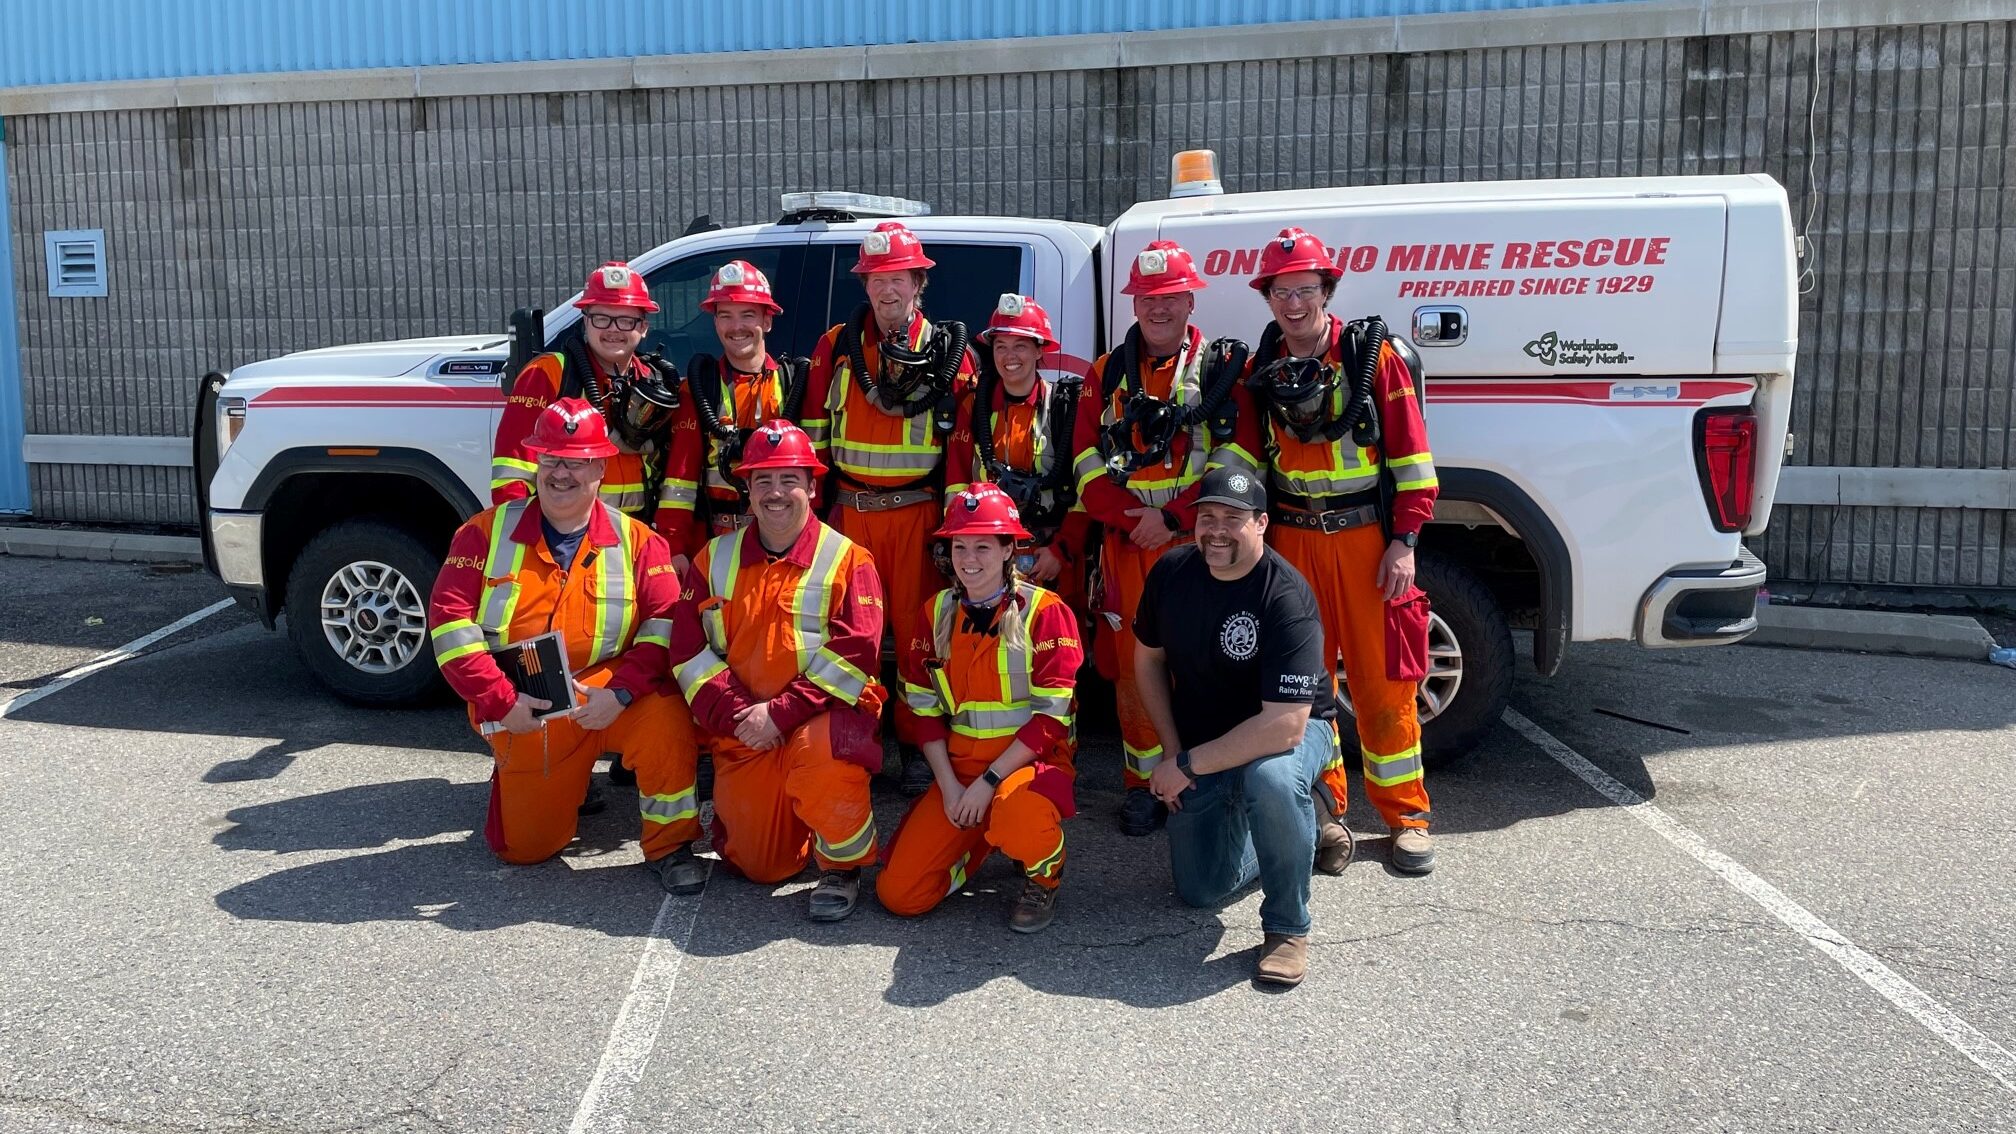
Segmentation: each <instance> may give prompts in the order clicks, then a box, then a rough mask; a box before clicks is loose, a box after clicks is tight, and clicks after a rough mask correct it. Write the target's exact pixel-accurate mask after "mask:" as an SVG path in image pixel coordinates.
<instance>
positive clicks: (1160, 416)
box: [1099, 325, 1247, 480]
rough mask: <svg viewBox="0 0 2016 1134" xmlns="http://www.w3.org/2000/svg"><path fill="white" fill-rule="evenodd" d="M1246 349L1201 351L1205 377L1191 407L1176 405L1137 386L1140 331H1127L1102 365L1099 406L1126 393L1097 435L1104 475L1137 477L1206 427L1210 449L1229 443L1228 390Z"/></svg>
mask: <svg viewBox="0 0 2016 1134" xmlns="http://www.w3.org/2000/svg"><path fill="white" fill-rule="evenodd" d="M1246 358H1247V348H1246V344H1245V343H1243V342H1240V341H1239V340H1238V339H1230V338H1226V339H1213V340H1211V342H1210V343H1208V344H1206V345H1205V347H1204V362H1203V374H1202V378H1201V381H1200V382H1199V383H1198V387H1199V395H1200V396H1199V397H1198V400H1197V401H1196V402H1195V403H1194V404H1190V405H1179V404H1177V403H1176V402H1175V401H1174V400H1173V398H1172V399H1170V400H1164V399H1162V398H1156V397H1150V396H1149V395H1148V393H1147V391H1145V390H1144V389H1142V387H1141V377H1140V360H1141V328H1140V326H1139V325H1136V326H1133V327H1129V328H1128V329H1127V337H1126V338H1125V339H1123V340H1121V343H1120V346H1119V347H1118V348H1117V349H1115V350H1114V351H1113V354H1112V356H1111V357H1110V358H1108V359H1107V360H1106V369H1105V371H1104V374H1103V379H1104V380H1103V382H1102V390H1101V401H1102V403H1104V404H1106V405H1110V404H1112V401H1113V395H1114V394H1115V393H1116V392H1119V391H1121V390H1125V391H1126V400H1125V401H1124V402H1122V403H1121V406H1120V412H1119V414H1118V416H1116V417H1115V418H1114V420H1113V421H1112V423H1111V424H1108V425H1105V426H1103V427H1102V428H1101V429H1100V430H1099V457H1100V459H1101V460H1103V461H1105V462H1106V472H1107V475H1109V476H1111V477H1113V478H1114V479H1115V480H1125V479H1126V478H1127V477H1129V476H1131V475H1133V474H1134V473H1135V472H1137V471H1139V470H1141V469H1145V468H1148V467H1149V466H1151V465H1157V464H1161V463H1162V462H1163V461H1164V460H1166V459H1168V456H1169V449H1170V447H1171V446H1172V445H1173V444H1174V443H1175V441H1176V438H1177V437H1179V436H1181V435H1183V434H1185V433H1187V432H1189V431H1190V430H1193V429H1195V428H1197V427H1198V426H1199V425H1200V424H1201V425H1205V426H1206V427H1207V428H1208V429H1209V432H1210V438H1211V444H1212V446H1214V447H1215V446H1217V445H1221V444H1224V443H1225V442H1227V441H1230V440H1231V439H1232V433H1233V428H1234V425H1235V424H1236V423H1235V422H1234V420H1233V408H1234V406H1233V402H1232V388H1233V386H1235V385H1236V384H1237V383H1238V381H1239V374H1240V372H1241V371H1242V370H1244V369H1245V368H1246ZM1172 393H1173V392H1172Z"/></svg>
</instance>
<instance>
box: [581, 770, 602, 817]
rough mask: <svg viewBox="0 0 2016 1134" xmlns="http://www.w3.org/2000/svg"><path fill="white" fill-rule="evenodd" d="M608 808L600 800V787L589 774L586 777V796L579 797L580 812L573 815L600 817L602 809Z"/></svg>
mask: <svg viewBox="0 0 2016 1134" xmlns="http://www.w3.org/2000/svg"><path fill="white" fill-rule="evenodd" d="M608 806H609V804H608V802H607V801H606V800H604V799H603V798H602V785H601V784H598V783H596V782H595V776H594V775H593V774H592V773H591V774H590V775H589V776H588V791H587V794H585V795H583V796H582V797H581V807H580V810H578V811H576V812H575V814H577V815H600V814H602V811H603V809H604V808H606V807H608Z"/></svg>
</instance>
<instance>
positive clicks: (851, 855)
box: [812, 815, 875, 862]
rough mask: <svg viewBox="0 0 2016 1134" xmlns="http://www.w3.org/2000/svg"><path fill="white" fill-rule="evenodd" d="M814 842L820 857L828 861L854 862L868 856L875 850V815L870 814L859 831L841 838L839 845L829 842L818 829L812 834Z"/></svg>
mask: <svg viewBox="0 0 2016 1134" xmlns="http://www.w3.org/2000/svg"><path fill="white" fill-rule="evenodd" d="M812 844H813V846H814V847H816V848H817V849H818V851H819V857H821V858H823V859H825V860H826V861H828V862H853V861H855V860H857V859H862V858H866V857H868V855H869V854H871V853H873V852H874V850H875V816H873V815H870V816H868V821H867V822H865V823H863V824H861V829H860V830H859V831H856V832H854V833H853V834H852V835H849V836H847V837H846V838H845V839H843V840H841V841H840V843H839V845H837V846H836V845H834V844H832V843H829V842H827V841H826V840H825V838H824V837H822V836H821V835H819V834H818V833H817V832H816V831H815V832H814V833H813V835H812Z"/></svg>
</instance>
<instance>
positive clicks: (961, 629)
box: [875, 483, 1084, 933]
mask: <svg viewBox="0 0 2016 1134" xmlns="http://www.w3.org/2000/svg"><path fill="white" fill-rule="evenodd" d="M935 535H936V538H938V539H942V540H946V541H947V542H949V543H950V545H951V558H952V567H953V577H954V585H953V586H951V587H948V588H946V589H945V590H943V591H940V592H939V593H938V594H937V595H936V596H935V597H934V598H932V599H931V600H930V602H928V603H926V604H925V608H924V615H923V619H922V621H923V624H924V626H925V627H926V628H927V629H928V632H929V633H930V634H931V644H932V649H931V651H930V653H929V654H928V655H921V654H920V655H916V656H912V657H908V658H906V659H904V663H903V666H904V670H903V691H904V698H905V700H906V702H907V703H908V704H909V706H910V708H911V709H912V711H914V712H915V713H916V715H917V719H918V721H919V723H920V727H921V729H922V731H923V748H924V759H925V760H926V761H927V762H929V764H930V766H931V772H932V776H933V780H934V782H933V784H932V786H931V788H930V790H929V791H927V792H925V793H924V795H923V796H922V797H921V798H919V799H918V800H917V802H916V803H915V804H913V805H912V806H911V808H910V813H909V814H908V815H906V816H904V818H903V824H902V826H900V827H898V828H897V830H896V837H895V838H894V839H892V840H891V841H890V846H889V852H888V855H887V865H885V866H884V867H883V868H882V874H881V876H880V877H879V878H877V879H876V884H875V894H876V896H877V897H878V898H880V899H881V901H882V905H883V907H884V908H885V909H888V910H889V911H890V912H891V913H896V914H901V915H904V916H915V915H917V914H922V913H925V912H928V911H929V910H931V909H932V908H933V907H934V906H936V905H937V904H938V903H939V902H941V901H943V900H944V898H945V897H946V895H947V894H949V893H951V892H953V891H955V890H958V889H959V888H960V887H962V886H964V885H965V884H966V879H967V878H968V876H970V875H971V874H972V873H973V872H974V871H975V870H977V869H978V868H979V866H980V864H981V863H982V862H983V861H985V860H986V858H987V856H988V855H989V854H990V853H992V852H993V851H995V850H997V849H998V850H1000V851H1001V852H1002V853H1003V854H1006V855H1007V856H1008V857H1010V858H1012V859H1015V860H1016V861H1017V862H1020V863H1021V864H1022V870H1023V873H1024V875H1025V876H1026V881H1025V883H1024V885H1023V887H1022V894H1021V896H1020V897H1019V898H1018V899H1017V900H1016V903H1015V909H1014V912H1013V914H1012V915H1011V917H1010V920H1009V926H1010V928H1012V929H1014V930H1016V931H1017V932H1020V933H1034V932H1036V931H1037V930H1040V929H1042V928H1044V927H1045V926H1047V925H1049V924H1050V921H1051V918H1052V917H1053V916H1054V915H1055V913H1056V908H1057V884H1058V881H1059V879H1060V878H1061V877H1062V876H1063V872H1064V828H1063V821H1064V820H1065V819H1067V818H1069V817H1070V816H1071V815H1072V814H1073V813H1074V812H1075V811H1076V808H1075V806H1074V805H1073V802H1072V796H1071V784H1072V780H1073V779H1074V777H1075V772H1074V771H1073V768H1072V756H1073V753H1074V751H1075V749H1076V746H1077V738H1076V734H1075V731H1074V730H1073V728H1072V715H1073V712H1074V710H1075V708H1076V702H1075V700H1074V697H1073V692H1072V685H1073V681H1074V677H1075V675H1076V674H1077V672H1078V665H1079V662H1080V660H1081V659H1082V657H1083V654H1084V651H1083V650H1082V648H1081V647H1080V645H1079V642H1078V625H1077V619H1076V618H1074V617H1073V616H1072V614H1071V610H1070V608H1069V607H1068V606H1066V605H1065V603H1064V600H1062V599H1060V598H1058V597H1057V595H1056V594H1055V593H1054V592H1052V591H1048V590H1045V589H1043V588H1041V587H1038V586H1036V585H1034V584H1033V583H1030V582H1028V581H1027V580H1024V579H1019V578H1017V577H1016V575H1015V572H1014V571H1013V569H1012V568H1011V567H1010V561H1011V560H1012V559H1013V557H1014V555H1015V542H1016V541H1017V540H1019V539H1027V538H1029V533H1028V531H1027V530H1026V529H1024V528H1023V526H1022V520H1021V517H1020V516H1019V515H1018V514H1017V513H1016V510H1015V505H1014V502H1013V501H1011V500H1009V498H1008V497H1007V495H1006V494H1005V493H1003V492H1002V491H1001V490H1000V489H999V488H996V487H995V486H994V485H992V484H984V483H983V484H976V485H973V486H972V487H971V488H970V489H969V490H968V491H965V492H962V493H960V494H958V495H957V496H954V497H953V498H952V502H951V506H950V507H948V508H947V509H946V515H945V523H944V525H943V526H941V527H940V528H939V529H938V531H937V532H936V533H935Z"/></svg>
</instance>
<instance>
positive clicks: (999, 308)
mask: <svg viewBox="0 0 2016 1134" xmlns="http://www.w3.org/2000/svg"><path fill="white" fill-rule="evenodd" d="M993 335H1021V336H1022V337H1023V338H1028V339H1035V340H1036V341H1038V342H1040V343H1042V344H1043V349H1044V350H1056V349H1057V347H1058V346H1059V344H1058V342H1057V336H1055V335H1053V334H1051V333H1050V313H1049V312H1048V311H1045V310H1043V305H1042V304H1040V303H1038V302H1036V301H1035V300H1033V299H1031V298H1029V297H1028V296H1026V295H1016V294H1015V293H1014V292H1012V291H1011V292H1004V293H1003V294H1002V296H1001V302H999V303H997V304H995V305H994V314H993V315H991V316H989V317H988V319H987V329H986V330H984V331H982V332H980V334H979V335H978V336H976V337H977V338H979V339H980V340H981V341H983V342H984V341H986V340H987V339H988V338H989V337H990V336H993Z"/></svg>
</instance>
